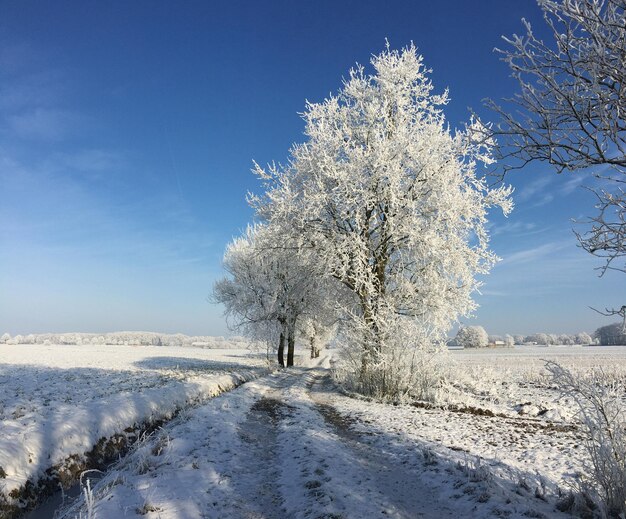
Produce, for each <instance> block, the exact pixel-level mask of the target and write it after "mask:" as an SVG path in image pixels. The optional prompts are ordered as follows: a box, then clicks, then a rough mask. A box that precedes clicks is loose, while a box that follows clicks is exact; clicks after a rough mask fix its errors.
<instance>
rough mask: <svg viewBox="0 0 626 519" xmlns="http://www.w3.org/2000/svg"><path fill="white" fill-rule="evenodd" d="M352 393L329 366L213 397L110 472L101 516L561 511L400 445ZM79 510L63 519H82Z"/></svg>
mask: <svg viewBox="0 0 626 519" xmlns="http://www.w3.org/2000/svg"><path fill="white" fill-rule="evenodd" d="M346 398H347V397H345V396H341V395H338V394H337V393H336V392H335V391H334V390H333V387H332V384H331V383H330V382H329V377H328V372H327V370H322V369H309V370H306V369H295V370H293V371H290V372H282V373H277V374H274V375H270V376H267V377H263V378H260V379H257V380H255V381H252V382H249V383H247V384H245V385H244V386H242V387H240V388H238V389H236V390H233V391H231V392H229V393H227V394H224V395H222V396H220V397H217V398H215V399H213V400H211V401H210V402H208V403H207V404H205V405H203V406H201V407H198V408H195V409H192V410H190V411H189V412H188V413H187V414H186V415H184V416H180V417H179V418H177V419H176V420H174V421H173V422H172V423H170V424H169V425H168V426H166V427H164V428H163V429H162V430H161V431H160V432H159V433H158V434H157V435H154V436H153V437H152V438H150V439H148V440H147V441H146V442H145V443H144V444H143V445H141V446H140V447H139V448H138V449H137V450H136V451H135V452H133V453H132V454H131V455H129V456H128V457H127V458H126V459H125V460H123V461H122V462H121V463H120V464H119V466H118V467H116V469H114V470H112V471H111V472H110V473H109V474H108V475H107V476H106V477H105V478H104V479H102V480H101V481H100V482H99V483H98V484H97V486H96V487H95V490H94V494H95V502H94V504H93V505H92V508H93V511H95V517H102V518H109V517H134V516H147V517H159V518H162V519H169V518H179V519H180V518H185V519H186V518H189V519H192V518H219V519H228V518H233V519H238V518H244V519H261V518H264V519H273V518H285V517H288V518H302V519H305V518H307V519H308V518H316V519H317V518H326V519H331V518H341V519H351V518H355V519H356V518H363V517H367V518H377V517H380V518H387V517H393V518H417V517H426V518H446V517H454V516H457V517H495V516H506V517H523V516H527V515H528V513H534V514H535V515H532V516H534V517H541V515H540V514H541V513H544V516H550V517H558V516H559V513H558V512H556V511H555V510H554V507H553V505H551V504H549V503H547V502H544V501H542V500H537V499H536V498H534V497H532V496H524V495H521V494H520V495H516V494H514V493H513V492H512V491H511V492H507V491H505V490H502V488H503V487H502V485H496V483H494V481H493V479H492V478H491V476H489V475H488V474H483V472H481V470H478V469H477V468H476V466H475V465H471V463H470V462H468V465H467V466H460V465H458V464H457V463H456V461H449V462H448V461H446V460H445V459H442V458H440V457H439V456H438V455H436V454H433V453H432V452H431V451H429V450H428V449H425V446H424V444H420V443H419V442H413V443H412V444H410V445H408V444H407V443H406V442H404V441H403V442H397V441H395V440H394V439H393V437H392V436H387V435H386V433H385V432H384V428H382V426H381V424H377V423H369V424H367V423H353V419H351V418H350V415H349V413H348V412H346V410H345V409H343V407H345V401H346ZM388 407H389V409H390V412H393V411H394V408H393V407H392V406H388ZM387 418H388V417H387ZM468 467H469V468H468ZM496 487H497V488H496ZM79 505H80V504H77V505H76V506H74V507H72V508H70V509H68V510H67V511H66V515H64V516H63V517H75V516H77V515H78V511H79V510H78V506H79ZM82 506H83V509H82V512H83V516H84V515H85V512H86V511H87V510H86V509H85V508H84V507H85V503H84V502H83V503H82Z"/></svg>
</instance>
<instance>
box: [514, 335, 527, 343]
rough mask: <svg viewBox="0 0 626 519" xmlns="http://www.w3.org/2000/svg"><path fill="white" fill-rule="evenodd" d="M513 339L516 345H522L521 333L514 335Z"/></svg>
mask: <svg viewBox="0 0 626 519" xmlns="http://www.w3.org/2000/svg"><path fill="white" fill-rule="evenodd" d="M513 339H514V340H515V344H518V345H522V344H524V342H525V341H524V336H523V335H514V336H513Z"/></svg>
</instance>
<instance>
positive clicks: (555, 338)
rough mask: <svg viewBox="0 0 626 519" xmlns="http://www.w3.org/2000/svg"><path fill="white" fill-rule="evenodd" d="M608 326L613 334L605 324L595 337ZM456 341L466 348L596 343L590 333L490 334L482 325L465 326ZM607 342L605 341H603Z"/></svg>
mask: <svg viewBox="0 0 626 519" xmlns="http://www.w3.org/2000/svg"><path fill="white" fill-rule="evenodd" d="M616 326H617V325H616ZM605 328H606V331H605V332H602V333H604V335H606V336H608V335H610V334H613V332H614V330H613V329H612V328H611V326H605V327H603V328H600V329H598V330H596V333H595V334H594V337H596V338H598V339H600V333H601V330H604V329H605ZM454 343H455V344H456V345H457V346H463V347H464V348H486V347H487V346H501V347H509V348H510V347H513V346H514V345H524V344H538V345H545V346H556V345H559V346H560V345H564V346H572V345H574V344H582V345H588V344H594V343H595V340H594V338H592V337H591V336H590V335H589V334H588V333H586V332H581V333H577V334H575V335H568V334H560V335H557V334H554V333H534V334H532V335H509V334H506V335H504V336H501V335H488V334H487V332H486V331H485V329H484V328H483V327H482V326H464V327H461V328H460V329H459V331H458V333H457V334H456V337H455V339H454ZM601 343H602V344H605V342H602V341H601Z"/></svg>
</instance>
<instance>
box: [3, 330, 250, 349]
mask: <svg viewBox="0 0 626 519" xmlns="http://www.w3.org/2000/svg"><path fill="white" fill-rule="evenodd" d="M0 344H67V345H80V344H102V345H105V344H106V345H128V346H197V347H204V348H245V347H247V346H248V345H249V344H250V341H249V339H246V338H243V337H231V338H224V337H210V336H203V335H202V336H189V335H184V334H182V333H176V334H165V333H155V332H112V333H105V334H95V333H38V334H32V333H31V334H28V335H16V336H15V337H11V335H9V334H8V333H5V334H3V335H2V336H1V337H0Z"/></svg>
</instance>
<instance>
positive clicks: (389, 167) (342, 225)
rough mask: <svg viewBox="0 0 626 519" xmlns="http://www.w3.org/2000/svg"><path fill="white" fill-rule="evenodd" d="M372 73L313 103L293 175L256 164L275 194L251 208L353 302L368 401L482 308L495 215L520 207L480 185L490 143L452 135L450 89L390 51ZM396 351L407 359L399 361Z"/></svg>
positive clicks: (411, 51) (349, 308)
mask: <svg viewBox="0 0 626 519" xmlns="http://www.w3.org/2000/svg"><path fill="white" fill-rule="evenodd" d="M371 65H372V67H373V69H374V73H373V74H368V73H366V71H365V68H364V67H362V66H357V67H356V68H355V69H353V70H351V71H350V76H349V79H348V80H346V81H345V82H344V85H343V89H342V90H341V91H340V92H339V93H338V94H337V95H336V96H331V97H330V98H328V99H326V100H324V101H323V102H321V103H307V105H306V111H305V113H304V114H303V118H304V120H305V123H306V130H305V134H306V136H307V141H306V142H305V143H303V144H300V145H295V146H294V147H293V148H292V149H291V158H290V162H289V164H288V165H287V166H284V167H283V166H276V165H271V166H269V167H268V168H267V169H264V168H262V167H260V166H258V165H256V168H255V171H256V173H257V175H258V176H259V177H260V178H261V179H262V180H263V181H264V183H265V186H266V188H267V192H266V193H265V194H264V195H263V196H250V197H249V199H250V202H251V204H252V205H253V207H254V208H255V209H256V211H257V215H258V216H259V217H260V218H261V219H262V220H263V221H264V222H266V223H267V224H268V226H270V227H273V228H280V229H281V230H282V231H281V232H282V233H283V234H284V235H286V236H289V237H290V238H289V240H290V242H292V243H293V242H295V243H298V247H299V249H300V250H301V251H312V254H314V255H315V257H316V265H318V266H319V267H321V268H322V269H323V272H324V274H325V275H326V276H328V277H330V278H332V279H335V280H336V281H337V282H338V283H340V284H342V285H343V287H345V288H346V289H347V290H348V292H349V294H350V298H349V299H348V300H347V303H343V304H342V312H343V316H344V317H345V319H346V320H345V321H344V327H343V334H344V335H343V337H344V339H345V340H346V342H347V343H348V344H350V345H351V348H352V353H353V355H352V358H353V359H355V371H356V372H357V373H358V377H359V380H360V385H361V389H363V390H365V391H368V392H381V391H382V392H383V393H385V392H388V389H386V388H384V387H381V386H385V385H386V384H388V383H390V381H389V377H388V374H389V373H390V371H389V370H390V369H391V364H396V363H408V364H409V367H411V366H413V365H414V362H415V353H414V352H415V350H416V348H419V347H431V346H432V345H434V344H438V343H439V342H440V341H441V340H442V339H443V338H444V335H445V332H446V331H447V330H448V329H449V328H450V326H451V325H452V324H453V323H454V322H455V321H456V319H457V318H458V316H459V315H468V314H470V313H471V312H472V310H474V309H475V308H476V304H475V303H474V301H473V300H472V297H471V296H472V294H473V292H474V291H475V290H476V289H477V288H478V287H479V285H480V283H479V282H478V281H477V280H476V278H475V276H476V274H486V273H487V272H489V270H490V268H491V267H492V265H493V264H494V263H495V262H496V261H497V257H496V256H495V254H494V253H493V252H491V251H490V250H489V248H488V242H489V236H488V233H487V230H486V226H485V224H486V222H487V213H488V210H489V209H490V208H492V207H494V206H497V207H500V208H502V210H503V211H504V213H505V214H507V213H508V212H509V211H510V210H511V208H512V204H511V200H510V196H509V195H510V193H511V189H510V188H508V187H504V186H500V187H497V188H492V187H490V186H488V184H487V183H486V181H485V180H484V179H483V178H481V177H479V176H478V175H477V173H476V169H477V166H478V164H479V163H489V162H491V160H492V159H491V153H490V142H488V141H485V140H476V139H474V138H473V137H472V136H473V135H474V133H473V132H471V131H467V130H464V131H460V132H457V133H456V134H454V135H453V134H451V132H450V131H449V129H448V126H447V124H446V122H445V118H444V115H443V111H442V109H443V107H444V106H445V105H446V104H447V102H448V94H447V91H446V92H444V93H442V94H439V95H436V94H434V93H433V86H432V84H431V81H430V79H429V77H428V73H429V71H428V70H426V69H425V68H424V65H423V59H422V57H421V56H419V55H418V54H417V52H416V49H415V47H414V46H413V45H411V46H409V47H407V48H405V49H403V50H402V51H395V50H390V49H389V47H387V49H386V50H385V51H383V52H382V53H381V54H379V55H377V56H374V57H373V58H372V60H371ZM470 127H471V128H473V129H476V128H485V126H484V125H482V124H481V123H480V122H479V121H477V120H473V121H472V122H471V123H470ZM346 324H347V325H348V326H345V325H346ZM409 328H410V329H411V333H410V334H408V335H407V334H406V333H400V332H401V331H404V330H407V329H409ZM400 337H402V341H405V343H403V344H398V340H399V339H400ZM407 341H408V344H407V343H406V342H407ZM396 346H397V347H400V348H401V349H402V350H403V351H404V350H406V353H407V355H408V356H407V355H403V356H402V358H401V359H400V358H398V357H397V356H396V357H394V356H393V355H391V352H392V351H393V349H394V347H396ZM355 352H356V354H355ZM392 357H393V360H390V359H391V358H392ZM357 359H358V360H357ZM396 367H397V366H394V369H395V368H396Z"/></svg>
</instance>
